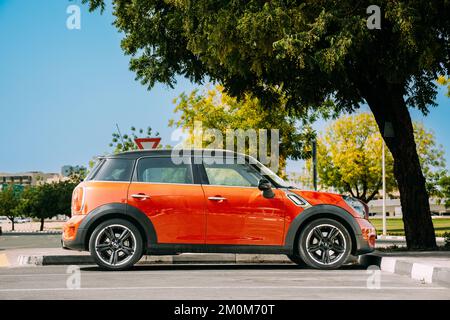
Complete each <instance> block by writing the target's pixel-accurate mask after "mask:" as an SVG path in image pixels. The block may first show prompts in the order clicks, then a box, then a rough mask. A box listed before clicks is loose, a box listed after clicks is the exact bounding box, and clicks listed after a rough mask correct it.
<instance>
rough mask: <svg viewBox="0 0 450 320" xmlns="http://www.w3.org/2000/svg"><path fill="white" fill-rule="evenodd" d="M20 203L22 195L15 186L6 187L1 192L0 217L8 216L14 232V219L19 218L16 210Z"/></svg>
mask: <svg viewBox="0 0 450 320" xmlns="http://www.w3.org/2000/svg"><path fill="white" fill-rule="evenodd" d="M19 203H20V195H19V193H18V192H17V190H16V189H15V188H14V186H13V185H4V186H3V188H2V190H1V192H0V216H6V217H7V218H8V219H9V220H10V221H11V224H12V227H11V230H12V231H14V218H15V217H17V213H18V211H17V210H16V208H17V207H18V206H19Z"/></svg>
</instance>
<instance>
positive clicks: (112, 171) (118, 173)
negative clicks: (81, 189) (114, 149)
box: [92, 159, 134, 181]
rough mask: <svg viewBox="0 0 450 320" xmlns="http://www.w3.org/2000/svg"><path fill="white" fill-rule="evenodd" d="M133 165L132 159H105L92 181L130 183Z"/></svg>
mask: <svg viewBox="0 0 450 320" xmlns="http://www.w3.org/2000/svg"><path fill="white" fill-rule="evenodd" d="M133 163H134V160H131V159H105V160H104V161H103V163H102V164H101V167H100V168H99V169H98V171H97V173H96V174H95V177H94V178H93V179H92V180H94V181H130V179H131V172H132V170H133Z"/></svg>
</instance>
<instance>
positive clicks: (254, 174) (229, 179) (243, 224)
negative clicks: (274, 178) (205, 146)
mask: <svg viewBox="0 0 450 320" xmlns="http://www.w3.org/2000/svg"><path fill="white" fill-rule="evenodd" d="M203 168H204V173H203V174H204V175H206V177H207V183H206V184H203V190H204V192H205V198H206V206H207V224H206V225H207V226H206V243H207V244H223V245H231V244H236V245H281V244H282V243H283V234H284V217H285V210H284V200H283V199H284V193H283V192H282V191H281V190H278V189H275V188H274V189H273V191H274V193H275V197H274V198H271V199H268V198H265V197H263V195H262V192H261V191H260V190H259V189H258V182H259V180H260V179H261V178H263V177H262V175H261V174H260V173H259V172H258V170H257V169H255V168H253V167H252V166H251V165H250V164H248V163H245V164H236V163H235V164H206V163H204V164H203Z"/></svg>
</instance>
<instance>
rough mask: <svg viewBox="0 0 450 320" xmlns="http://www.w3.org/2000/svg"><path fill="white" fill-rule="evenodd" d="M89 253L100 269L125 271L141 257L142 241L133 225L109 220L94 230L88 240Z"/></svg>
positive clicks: (117, 220)
mask: <svg viewBox="0 0 450 320" xmlns="http://www.w3.org/2000/svg"><path fill="white" fill-rule="evenodd" d="M89 251H90V253H91V255H92V257H93V258H94V260H95V262H96V263H97V264H98V265H99V266H100V267H102V268H104V269H107V270H125V269H129V268H131V267H132V266H133V265H134V264H135V263H136V262H138V261H139V259H140V258H141V257H142V252H143V241H142V237H141V234H140V232H139V230H138V229H137V228H136V226H135V225H134V224H133V223H131V222H129V221H127V220H122V219H111V220H108V221H105V222H103V223H101V224H99V225H98V226H97V227H96V228H95V230H94V232H93V233H92V235H91V238H90V240H89Z"/></svg>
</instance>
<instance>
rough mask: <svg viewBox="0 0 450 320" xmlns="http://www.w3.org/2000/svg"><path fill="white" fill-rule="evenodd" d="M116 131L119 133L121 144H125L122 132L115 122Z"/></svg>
mask: <svg viewBox="0 0 450 320" xmlns="http://www.w3.org/2000/svg"><path fill="white" fill-rule="evenodd" d="M116 127H117V132H118V133H119V137H120V140H121V141H122V146H123V147H124V146H125V142H123V137H122V134H121V133H120V129H119V125H118V124H117V123H116Z"/></svg>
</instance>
